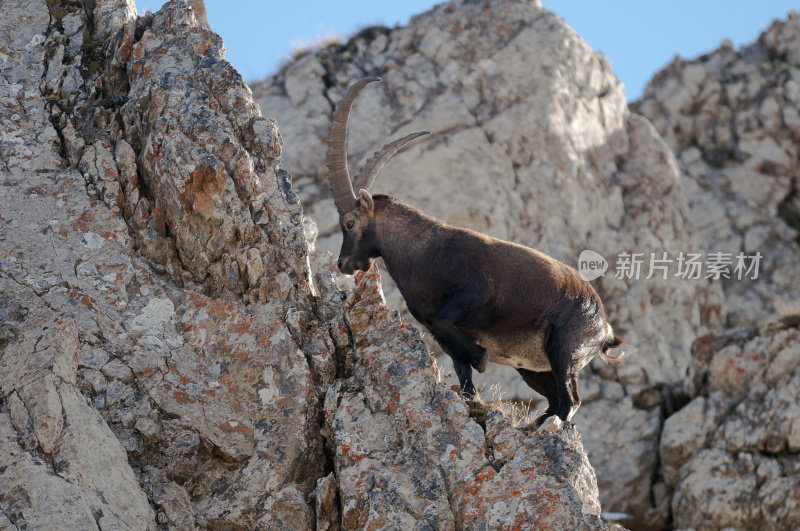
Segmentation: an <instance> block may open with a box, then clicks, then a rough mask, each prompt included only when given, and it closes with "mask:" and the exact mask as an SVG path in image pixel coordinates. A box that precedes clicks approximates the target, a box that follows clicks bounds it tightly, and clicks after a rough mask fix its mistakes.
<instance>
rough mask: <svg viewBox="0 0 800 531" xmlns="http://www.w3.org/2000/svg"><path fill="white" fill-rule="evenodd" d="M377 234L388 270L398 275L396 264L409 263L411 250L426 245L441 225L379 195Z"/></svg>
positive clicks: (376, 211)
mask: <svg viewBox="0 0 800 531" xmlns="http://www.w3.org/2000/svg"><path fill="white" fill-rule="evenodd" d="M375 216H376V222H377V223H376V225H375V232H376V236H377V240H378V249H379V250H380V253H381V256H382V257H383V261H384V262H385V263H386V267H388V268H389V272H390V274H392V275H393V276H394V273H393V270H394V265H395V264H397V263H398V262H399V261H401V260H402V261H407V259H408V257H409V256H410V255H412V254H414V253H413V252H411V248H413V247H418V246H419V245H424V243H425V242H426V241H427V240H428V238H429V237H430V235H431V233H432V232H433V231H432V229H434V228H435V227H436V226H438V225H440V223H439V222H438V221H437V220H436V219H434V218H432V217H430V216H428V215H426V214H424V213H423V212H421V211H419V210H417V209H416V208H414V207H412V206H409V205H406V204H403V203H401V202H399V201H397V200H395V199H394V198H391V197H388V196H375Z"/></svg>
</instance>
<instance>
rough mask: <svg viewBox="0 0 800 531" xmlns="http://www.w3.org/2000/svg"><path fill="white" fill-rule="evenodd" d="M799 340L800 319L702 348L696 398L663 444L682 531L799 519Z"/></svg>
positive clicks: (695, 369)
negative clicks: (796, 490)
mask: <svg viewBox="0 0 800 531" xmlns="http://www.w3.org/2000/svg"><path fill="white" fill-rule="evenodd" d="M799 340H800V331H798V329H797V324H796V322H794V324H791V322H787V321H783V322H777V323H772V324H771V325H768V326H765V327H762V328H760V329H757V328H754V329H750V330H741V331H736V332H732V333H729V334H726V335H722V336H715V337H706V338H702V339H701V340H699V341H698V343H697V345H696V348H695V353H694V358H695V360H696V362H695V363H694V364H693V365H692V367H691V369H690V373H689V378H690V381H692V382H695V383H694V384H692V385H691V386H690V387H689V390H690V392H691V393H692V394H694V395H696V396H695V397H694V399H693V400H692V401H691V402H690V403H689V404H688V405H687V406H686V407H684V408H683V409H681V410H680V411H678V412H677V413H676V414H674V415H672V416H671V417H669V418H668V419H667V421H666V422H665V424H664V431H663V433H662V435H661V443H660V455H661V460H662V466H663V469H664V476H665V478H666V480H667V482H668V485H669V486H670V487H672V488H674V490H673V494H672V500H671V505H672V514H673V518H674V519H675V526H676V527H677V528H698V527H712V528H724V527H739V528H748V527H763V528H766V529H786V528H792V527H794V526H796V525H798V522H800V503H798V502H797V501H796V500H794V499H793V498H792V496H791V495H790V494H789V492H793V489H792V488H791V487H789V485H794V484H796V482H797V481H798V478H800V476H798V473H799V472H800V460H799V459H798V453H797V452H798V446H797V440H798V439H797V437H798V430H797V426H798V425H800V420H798V419H800V408H798V404H797V399H796V393H795V392H794V390H796V389H797V386H798V385H800V351H798V345H800V341H799ZM786 489H788V490H786Z"/></svg>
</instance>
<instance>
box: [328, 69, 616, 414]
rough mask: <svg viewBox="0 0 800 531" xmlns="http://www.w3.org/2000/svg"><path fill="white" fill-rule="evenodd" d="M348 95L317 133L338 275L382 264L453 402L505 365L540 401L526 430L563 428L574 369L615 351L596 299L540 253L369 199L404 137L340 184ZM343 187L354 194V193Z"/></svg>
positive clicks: (574, 401) (357, 87) (572, 403)
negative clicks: (453, 384) (335, 217)
mask: <svg viewBox="0 0 800 531" xmlns="http://www.w3.org/2000/svg"><path fill="white" fill-rule="evenodd" d="M373 81H380V79H379V78H365V79H362V80H360V81H358V82H357V83H355V84H354V85H353V86H351V87H350V89H349V90H348V92H347V94H346V95H345V97H344V99H343V100H342V101H341V103H340V104H339V106H338V107H337V109H336V112H335V113H334V118H333V123H332V125H331V129H330V133H329V136H328V161H327V162H328V172H329V179H330V181H329V182H330V188H331V191H332V193H333V199H334V202H335V204H336V208H337V210H338V212H339V226H340V227H341V230H342V236H343V240H342V248H341V251H340V253H339V260H338V266H339V269H340V270H341V271H342V273H345V274H353V273H354V272H355V271H359V270H361V271H366V270H367V269H369V268H370V266H371V265H372V262H373V260H374V259H375V258H378V257H382V258H383V261H384V264H385V265H386V269H387V270H388V273H389V275H391V277H392V278H393V279H394V281H395V283H396V284H397V287H398V288H399V290H400V293H401V294H402V295H403V298H404V299H405V301H406V304H407V306H408V310H409V311H410V312H411V315H413V316H414V318H415V319H417V321H419V322H420V323H422V324H423V325H424V326H425V327H426V328H427V329H428V330H429V331H430V332H431V334H432V335H433V337H434V338H435V339H436V341H437V342H438V343H439V345H440V346H441V347H442V349H443V350H444V351H445V352H446V353H447V354H448V355H449V356H450V357H451V358H452V360H453V367H454V369H455V372H456V374H457V376H458V380H459V384H460V387H461V391H462V393H463V394H464V395H465V396H467V397H472V396H474V395H475V386H474V384H473V382H472V369H473V368H474V369H477V370H478V371H479V372H483V371H484V370H485V369H486V364H487V362H488V361H492V362H494V363H500V364H503V365H508V366H510V367H513V368H515V369H516V370H517V371H518V372H519V374H520V375H521V376H522V378H523V380H524V381H525V383H527V384H528V385H529V386H530V387H531V388H533V389H534V390H535V391H537V392H538V393H540V394H542V395H543V396H544V397H545V398H547V401H548V407H547V410H546V411H545V413H544V414H543V415H541V416H540V417H539V418H538V419H537V422H538V423H539V424H541V423H542V422H544V420H545V419H546V418H547V417H549V416H552V415H558V417H559V418H560V419H561V420H562V421H568V420H569V419H570V418H571V417H572V415H574V413H575V411H576V410H577V409H578V406H579V405H580V403H581V399H580V396H579V394H578V381H577V373H578V371H579V370H580V369H581V368H583V367H584V366H586V364H587V363H589V361H591V359H592V358H593V357H594V356H595V355H596V354H598V353H600V354H602V355H603V356H606V357H607V359H610V360H612V361H614V360H617V359H619V357H617V358H612V357H609V356H607V352H608V350H609V349H611V348H614V347H617V346H619V345H621V344H622V342H623V340H622V338H620V337H619V336H618V335H616V334H615V333H614V331H613V329H612V328H611V325H610V324H609V323H608V321H607V320H606V315H605V309H604V308H603V303H602V301H601V300H600V297H599V296H598V295H597V292H596V291H595V290H594V289H593V288H592V286H591V285H590V284H589V283H588V282H586V281H584V280H583V279H582V278H581V277H580V275H579V274H578V272H577V271H576V270H575V269H574V268H572V267H569V266H567V265H566V264H564V263H562V262H560V261H558V260H556V259H555V258H552V257H550V256H548V255H546V254H544V253H542V252H540V251H537V250H535V249H531V248H529V247H525V246H523V245H518V244H515V243H511V242H507V241H503V240H500V239H497V238H492V237H489V236H485V235H483V234H480V233H478V232H475V231H472V230H469V229H462V228H458V227H452V226H450V225H447V224H445V223H442V222H440V221H438V220H436V219H434V218H432V217H430V216H428V215H426V214H424V213H422V212H420V211H419V210H417V209H415V208H414V207H412V206H409V205H406V204H404V203H402V202H400V201H398V200H396V199H395V198H393V197H390V196H387V195H383V194H376V195H371V194H370V190H371V188H372V185H373V183H374V181H375V177H376V176H377V174H378V172H379V170H380V168H381V167H382V166H383V164H384V163H385V162H386V161H387V160H388V159H389V158H390V157H391V156H392V155H394V154H395V153H396V152H397V151H399V150H400V149H401V148H403V147H404V146H405V145H406V144H408V142H410V141H412V140H413V139H415V138H417V137H419V136H423V135H427V134H429V133H428V132H427V131H424V132H419V133H412V134H410V135H408V136H405V137H403V138H401V139H398V140H395V141H394V142H391V143H389V144H387V145H385V146H384V147H383V148H382V149H381V150H379V151H378V152H376V153H375V154H374V155H373V157H372V158H370V159H369V160H367V162H366V163H365V165H364V167H363V168H362V169H361V171H360V172H359V174H358V175H357V176H356V177H355V178H354V179H352V180H351V178H350V173H349V171H348V169H347V152H346V147H345V143H346V137H347V122H348V118H349V115H350V109H351V107H352V105H353V102H354V101H355V99H356V97H357V96H358V94H359V92H361V90H363V88H364V87H365V86H366V85H368V84H369V83H371V82H373ZM354 190H357V191H358V192H357V193H356V192H355V191H354Z"/></svg>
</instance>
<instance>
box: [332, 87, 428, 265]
mask: <svg viewBox="0 0 800 531" xmlns="http://www.w3.org/2000/svg"><path fill="white" fill-rule="evenodd" d="M380 80H381V79H380V78H379V77H368V78H364V79H362V80H360V81H358V82H357V83H356V84H354V85H353V86H351V87H350V89H349V90H348V91H347V94H346V95H345V97H344V99H343V100H342V101H341V103H339V106H338V107H337V108H336V112H335V113H334V115H333V123H332V124H331V130H330V133H329V134H328V179H329V183H330V187H331V192H333V201H334V203H336V210H338V211H339V226H340V227H341V229H342V249H341V251H340V252H339V261H338V266H339V270H340V271H341V272H342V273H345V274H347V275H352V274H353V273H354V272H355V271H357V270H361V271H366V270H367V269H369V268H370V266H371V265H372V260H373V259H375V258H376V257H377V256H380V252H379V251H378V247H377V241H376V236H375V227H374V224H373V221H374V214H375V203H374V201H373V200H372V195H370V190H371V189H372V185H373V183H374V182H375V178H376V177H377V176H378V172H379V171H380V169H381V168H382V167H383V165H384V164H385V163H386V161H387V160H389V158H391V157H392V155H394V154H395V153H397V152H398V151H399V150H400V149H401V148H402V147H403V146H405V145H406V144H407V143H408V142H410V141H411V140H413V139H415V138H417V137H419V136H423V135H427V134H430V132H429V131H421V132H418V133H412V134H410V135H408V136H404V137H403V138H400V139H398V140H395V141H394V142H391V143H389V144H386V145H385V146H383V147H382V148H381V149H380V151H377V152H376V153H375V154H374V155H373V156H372V157H371V158H370V159H369V160H367V162H366V164H364V167H362V168H361V170H360V171H359V173H358V175H357V176H356V178H355V179H354V180H351V179H350V172H349V171H348V170H347V147H346V142H347V120H348V118H349V116H350V108H351V107H352V106H353V102H354V101H355V99H356V97H357V96H358V94H359V92H361V90H362V89H363V88H364V87H366V86H367V85H368V84H370V83H372V82H373V81H380ZM354 190H358V195H356V193H355V192H354Z"/></svg>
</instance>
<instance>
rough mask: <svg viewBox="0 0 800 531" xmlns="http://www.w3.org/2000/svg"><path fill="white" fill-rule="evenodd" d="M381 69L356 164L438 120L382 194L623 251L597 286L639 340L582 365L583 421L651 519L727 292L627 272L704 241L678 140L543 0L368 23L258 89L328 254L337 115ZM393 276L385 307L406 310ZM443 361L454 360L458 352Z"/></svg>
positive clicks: (589, 438) (606, 485) (357, 130)
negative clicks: (702, 349)
mask: <svg viewBox="0 0 800 531" xmlns="http://www.w3.org/2000/svg"><path fill="white" fill-rule="evenodd" d="M372 75H379V76H381V77H382V78H383V80H384V82H383V84H382V85H381V86H380V88H372V87H371V88H369V89H367V90H365V91H364V92H363V93H362V95H361V96H360V98H359V101H358V102H357V104H356V106H355V107H354V108H353V111H352V113H351V120H350V137H349V151H350V158H351V161H352V162H353V163H356V162H358V163H361V162H363V161H364V160H365V159H366V158H367V157H368V156H370V155H371V154H372V153H373V152H374V151H376V150H377V149H379V148H380V147H381V146H382V145H383V144H384V143H385V142H387V141H389V140H391V139H394V138H398V137H400V136H402V135H404V134H406V133H409V132H413V131H417V130H425V129H429V130H432V131H433V135H432V137H431V138H430V139H429V140H426V141H424V142H419V143H417V144H415V145H414V146H413V147H411V148H409V149H408V150H407V151H405V152H404V153H401V154H399V155H398V156H396V157H395V158H394V159H393V161H392V162H391V163H390V164H389V165H387V167H386V168H385V169H384V172H383V175H382V176H381V178H380V180H379V181H378V183H377V184H376V186H375V187H374V189H373V191H374V192H386V193H389V194H392V195H394V196H396V197H398V198H399V199H400V200H402V201H407V202H408V203H410V204H412V205H414V206H416V207H419V208H421V209H422V210H424V211H426V212H427V213H429V214H432V215H435V216H437V217H440V218H443V219H444V220H446V221H448V222H450V223H452V224H455V225H460V226H467V227H470V228H473V229H477V230H479V231H482V232H485V233H488V234H491V235H494V236H498V237H501V238H506V239H510V240H513V241H515V242H518V243H522V244H526V245H529V246H532V247H535V248H537V249H540V250H542V251H545V252H547V253H549V254H551V255H553V256H555V257H556V258H559V259H561V260H563V261H565V262H566V263H568V264H570V265H573V266H577V265H578V264H577V258H578V254H579V253H580V251H581V250H583V249H591V250H594V251H596V252H598V253H599V254H600V255H602V256H604V257H605V258H607V259H608V260H609V261H610V262H611V264H610V270H609V272H608V273H607V274H606V276H604V277H602V278H601V279H598V280H597V281H596V282H595V285H596V287H597V289H598V291H599V292H600V294H601V296H602V297H603V300H604V301H605V304H606V310H607V313H608V315H609V316H610V320H611V322H612V323H614V327H615V329H616V330H618V331H619V332H621V335H622V336H623V337H624V338H625V339H626V340H627V341H628V342H629V343H630V344H632V345H635V346H636V347H638V351H636V352H631V353H630V354H629V355H628V356H627V357H626V358H625V359H624V360H623V362H622V363H621V364H619V365H616V366H613V367H611V366H606V365H604V364H603V363H601V362H599V360H598V361H597V362H596V363H595V364H593V365H592V367H591V369H589V370H585V371H584V372H585V373H586V374H584V375H583V376H582V383H581V386H582V389H583V393H582V396H583V399H584V406H583V407H582V408H581V410H579V412H578V414H577V415H576V417H575V422H576V423H577V425H578V426H579V427H580V428H582V433H583V437H584V442H585V444H586V447H587V450H588V451H589V455H590V457H591V460H592V463H593V465H594V466H595V467H596V468H597V470H598V471H599V473H598V481H599V485H600V489H601V496H603V498H602V500H603V503H604V506H606V507H608V508H611V509H612V510H615V511H624V512H628V513H633V514H636V515H639V516H642V515H645V514H648V513H649V512H650V511H651V510H652V508H653V503H652V501H651V500H652V498H653V496H652V495H651V487H652V483H653V479H652V478H653V470H654V469H655V468H656V466H657V458H656V456H657V442H658V435H659V433H660V428H661V416H662V411H661V409H660V408H659V407H658V406H659V405H660V402H661V397H660V394H659V393H660V390H663V389H667V388H669V386H668V384H669V383H671V382H679V381H681V380H682V378H683V376H684V374H685V371H686V368H687V367H688V365H689V361H690V357H689V352H690V345H691V343H692V341H693V340H694V338H696V337H697V336H698V334H704V333H706V331H708V330H710V329H711V330H713V329H715V328H716V327H717V326H718V324H719V316H720V303H721V291H720V284H719V283H714V282H711V281H707V280H704V279H700V280H693V281H686V280H683V279H680V278H675V277H673V276H672V275H671V274H670V275H669V276H668V278H667V279H666V280H663V279H662V278H661V273H659V272H658V271H654V272H655V275H654V276H653V277H652V278H649V279H646V278H645V277H646V276H647V275H648V273H649V271H648V268H649V261H646V262H645V263H644V264H643V266H642V269H641V275H640V276H639V278H638V279H637V278H627V277H626V276H625V275H622V274H620V275H619V277H620V278H616V275H615V274H614V273H615V271H619V270H618V269H617V268H619V267H621V259H618V256H619V255H620V253H624V252H628V253H630V252H641V253H643V256H644V257H645V260H648V259H649V257H650V256H651V253H654V256H656V257H661V253H664V252H667V253H669V254H670V255H671V256H673V257H674V256H676V255H677V253H678V252H679V251H682V250H690V249H696V248H699V247H701V244H700V242H699V240H697V239H696V238H695V234H694V228H693V225H692V222H691V219H690V209H689V201H688V199H687V196H686V194H685V192H684V189H683V185H682V181H681V174H680V172H679V168H678V164H677V162H676V160H675V158H674V156H673V154H672V152H671V151H670V149H669V147H668V145H667V144H665V143H664V141H663V140H662V139H661V138H660V135H659V134H658V132H657V131H656V130H655V129H654V128H653V126H652V125H651V124H650V123H649V122H648V121H647V120H646V119H644V118H642V117H641V116H638V115H635V114H631V113H630V112H629V111H628V108H627V105H626V103H625V94H624V89H623V87H622V86H621V84H620V83H619V81H618V80H617V79H616V78H615V77H614V75H613V73H612V72H611V68H610V66H609V65H608V63H607V61H606V60H605V58H604V57H603V56H602V55H600V54H596V53H594V52H592V50H591V49H590V48H589V47H588V46H587V45H586V43H585V42H583V41H582V40H581V39H580V37H579V36H577V35H576V34H575V33H574V32H573V31H572V30H571V29H570V28H568V27H567V26H566V24H565V23H564V22H563V21H562V20H561V19H560V18H558V17H557V16H556V15H554V14H552V13H550V12H548V11H546V10H545V9H543V8H542V7H541V6H540V5H539V4H538V3H537V2H530V1H522V0H519V1H514V0H507V1H501V2H482V3H481V2H466V1H465V2H458V1H454V2H449V3H446V4H442V5H440V6H437V7H435V8H434V9H432V10H431V11H429V12H427V13H424V14H422V15H419V16H417V17H415V18H414V19H413V20H412V21H411V23H410V24H409V26H408V27H405V28H396V29H393V30H388V29H381V28H370V29H368V30H365V31H363V32H362V33H361V34H359V35H357V36H355V37H354V38H352V39H351V40H350V41H349V42H347V43H346V44H344V45H334V46H330V47H327V48H325V49H323V50H320V51H318V52H316V53H312V54H309V55H306V56H305V57H302V58H300V59H298V60H296V61H294V62H292V63H290V64H287V65H286V66H285V67H284V68H283V69H282V70H281V71H280V72H278V73H277V74H276V75H274V76H272V77H271V78H268V79H266V80H265V81H263V82H262V83H259V84H256V85H254V86H253V92H254V95H255V96H256V98H257V101H258V102H259V103H260V105H261V106H262V108H263V109H270V112H271V113H274V115H275V116H276V118H277V120H278V122H279V124H280V125H281V131H282V134H283V136H284V139H285V141H286V146H287V147H286V149H285V150H284V153H283V159H282V160H283V162H284V164H286V166H288V167H291V168H292V171H293V174H294V176H295V178H296V181H295V182H296V183H297V184H298V190H299V195H300V196H301V198H302V199H303V201H304V202H305V204H306V211H307V212H310V213H311V215H312V216H313V217H314V219H315V220H316V221H317V224H318V229H319V239H318V241H317V246H318V247H319V248H321V249H328V250H332V251H334V252H338V238H339V235H338V233H339V228H338V224H337V223H338V219H337V217H336V211H335V209H334V207H333V203H332V201H331V200H330V199H326V197H327V182H326V170H325V163H324V157H325V152H326V147H325V139H326V135H327V128H328V124H329V122H330V117H331V114H332V110H333V107H334V105H335V103H336V102H338V100H339V99H340V98H341V97H342V94H343V93H344V91H345V90H346V89H347V87H348V86H349V85H350V84H351V83H352V82H353V81H354V80H356V79H358V78H361V77H363V76H372ZM353 165H354V164H353ZM673 272H674V271H673ZM384 280H385V282H386V284H387V285H388V286H387V288H386V293H387V300H388V301H389V303H390V304H389V305H390V306H391V307H395V308H398V309H400V310H402V309H403V304H402V301H401V300H400V297H399V294H398V293H397V291H396V289H394V288H393V287H392V286H391V283H390V282H389V281H387V280H386V279H384ZM409 319H410V317H409ZM442 364H443V366H444V367H446V368H447V370H450V367H451V365H450V361H449V360H448V359H444V360H443V361H442ZM484 376H486V377H484V378H480V377H478V378H476V383H477V384H478V386H479V387H480V386H481V385H483V386H484V390H485V392H486V391H488V390H489V389H488V388H489V387H490V386H491V385H492V384H493V383H494V382H500V384H501V386H502V392H503V394H505V396H506V397H507V398H521V399H528V398H530V397H533V396H534V393H533V391H532V390H530V389H528V388H527V386H525V384H524V383H523V382H522V380H521V378H520V377H519V376H518V375H517V374H516V372H515V371H513V370H510V369H507V368H504V367H500V366H491V367H490V370H489V371H487V374H486V375H484ZM450 381H451V382H455V379H451V380H450ZM487 394H488V392H487ZM654 396H655V397H656V398H655V400H653V397H654ZM609 418H613V419H615V420H617V421H618V422H608V421H607V419H609ZM620 426H625V428H624V429H622V430H621V429H620ZM583 428H585V429H583ZM621 447H624V448H626V451H625V453H624V454H623V453H621V451H620V448H621ZM632 454H633V455H634V457H633V458H631V455H632ZM619 478H624V480H622V481H621V480H620V479H619ZM662 512H663V511H662ZM661 517H665V513H664V514H662V516H661ZM647 518H650V517H649V516H648V517H647Z"/></svg>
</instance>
